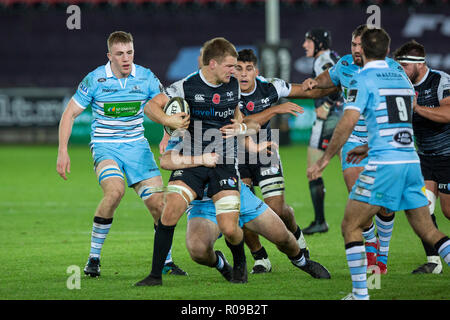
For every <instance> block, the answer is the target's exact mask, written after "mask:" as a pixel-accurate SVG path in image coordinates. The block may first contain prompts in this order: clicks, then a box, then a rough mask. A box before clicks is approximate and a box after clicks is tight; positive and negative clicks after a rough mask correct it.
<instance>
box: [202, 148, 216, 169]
mask: <svg viewBox="0 0 450 320" xmlns="http://www.w3.org/2000/svg"><path fill="white" fill-rule="evenodd" d="M217 161H219V155H218V154H217V153H215V152H212V153H204V154H203V155H202V163H203V165H204V166H205V167H208V168H214V167H215V166H216V164H217Z"/></svg>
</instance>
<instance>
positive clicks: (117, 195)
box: [104, 188, 125, 204]
mask: <svg viewBox="0 0 450 320" xmlns="http://www.w3.org/2000/svg"><path fill="white" fill-rule="evenodd" d="M124 194H125V190H124V189H121V188H115V189H111V190H108V191H106V192H105V195H104V198H105V199H107V201H108V202H110V203H112V204H118V203H119V202H120V200H122V198H123V196H124Z"/></svg>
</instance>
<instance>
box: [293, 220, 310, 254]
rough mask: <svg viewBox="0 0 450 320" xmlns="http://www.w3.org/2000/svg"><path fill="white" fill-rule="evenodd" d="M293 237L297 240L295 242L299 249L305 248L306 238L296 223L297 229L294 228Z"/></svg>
mask: <svg viewBox="0 0 450 320" xmlns="http://www.w3.org/2000/svg"><path fill="white" fill-rule="evenodd" d="M294 237H295V240H297V243H298V245H299V247H300V249H302V250H303V249H307V247H308V246H307V244H306V240H305V237H304V236H303V232H302V229H300V227H299V226H298V225H297V230H295V232H294Z"/></svg>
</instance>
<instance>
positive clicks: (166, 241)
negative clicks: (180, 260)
mask: <svg viewBox="0 0 450 320" xmlns="http://www.w3.org/2000/svg"><path fill="white" fill-rule="evenodd" d="M172 177H173V173H172V176H171V179H172ZM196 197H197V193H196V192H195V191H194V190H193V189H192V188H191V187H189V186H188V185H187V184H186V183H184V182H183V181H181V180H175V181H173V180H171V181H169V184H168V187H167V194H166V195H165V201H164V203H165V204H164V209H163V212H162V215H161V218H160V219H159V221H158V226H157V228H156V232H155V239H154V243H153V259H152V270H151V272H150V274H149V275H148V276H147V277H146V278H145V279H143V280H141V281H139V282H138V283H136V285H137V286H154V285H161V284H162V272H163V268H164V262H165V260H166V257H167V255H168V253H169V250H170V248H171V246H172V241H173V233H174V230H175V226H176V224H177V222H178V220H179V219H180V217H181V216H182V215H183V213H184V212H185V210H186V208H187V206H188V204H189V203H190V202H191V201H192V200H194V199H195V198H196Z"/></svg>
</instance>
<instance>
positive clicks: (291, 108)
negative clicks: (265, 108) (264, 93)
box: [276, 102, 304, 117]
mask: <svg viewBox="0 0 450 320" xmlns="http://www.w3.org/2000/svg"><path fill="white" fill-rule="evenodd" d="M276 108H277V109H278V111H277V113H290V114H292V115H293V116H296V117H297V116H298V114H299V113H300V114H301V113H303V112H304V110H303V107H300V106H299V105H297V104H295V103H293V102H285V103H282V104H279V105H277V106H276Z"/></svg>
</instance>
